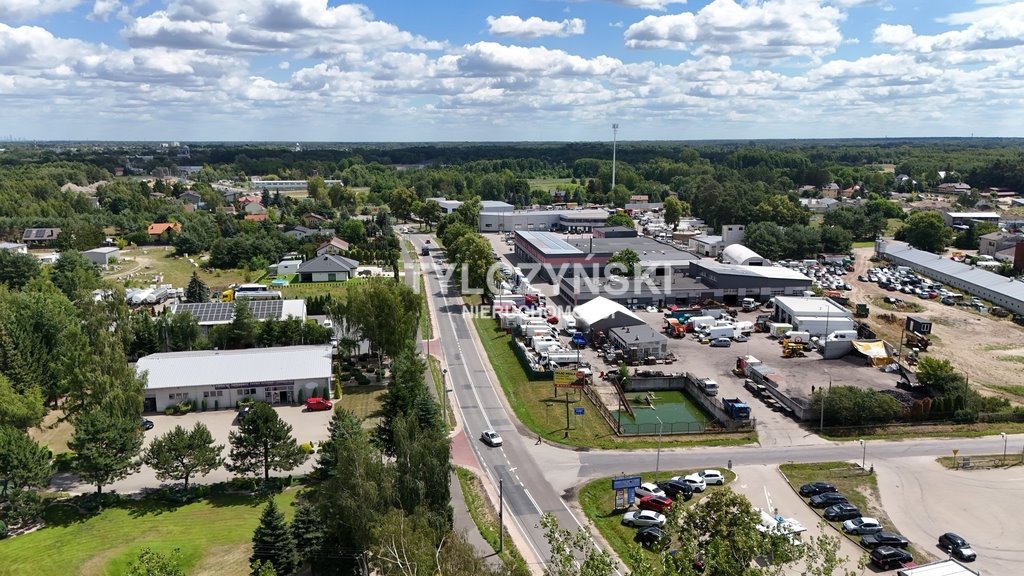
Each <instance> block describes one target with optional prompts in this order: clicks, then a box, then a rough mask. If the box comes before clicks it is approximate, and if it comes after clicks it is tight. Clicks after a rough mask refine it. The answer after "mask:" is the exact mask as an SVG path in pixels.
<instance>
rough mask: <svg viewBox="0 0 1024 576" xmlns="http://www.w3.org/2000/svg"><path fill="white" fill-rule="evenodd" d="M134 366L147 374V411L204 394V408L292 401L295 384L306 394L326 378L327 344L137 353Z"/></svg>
mask: <svg viewBox="0 0 1024 576" xmlns="http://www.w3.org/2000/svg"><path fill="white" fill-rule="evenodd" d="M135 369H136V371H138V372H140V373H142V372H145V373H146V374H147V378H148V380H147V384H146V392H145V400H144V410H145V411H147V412H162V411H163V410H164V409H166V408H167V407H169V406H174V405H176V404H178V403H180V402H183V401H186V400H190V401H191V400H194V401H196V402H197V403H201V402H202V401H203V400H206V406H207V409H208V410H214V409H217V408H228V409H233V408H234V407H235V404H236V403H237V402H238V401H239V400H242V399H244V398H250V399H253V400H259V401H262V402H267V403H269V404H292V403H295V402H297V401H298V397H299V391H300V390H303V391H304V395H305V396H306V397H307V398H308V397H310V396H314V395H316V392H315V391H317V390H324V389H326V390H330V387H331V384H332V372H331V347H330V345H317V346H281V347H275V348H253V349H249V350H201V351H192V352H166V353H161V354H150V355H149V356H144V357H142V358H139V361H138V362H137V363H136V364H135Z"/></svg>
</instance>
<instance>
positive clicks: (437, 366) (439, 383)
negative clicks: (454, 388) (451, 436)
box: [427, 356, 455, 430]
mask: <svg viewBox="0 0 1024 576" xmlns="http://www.w3.org/2000/svg"><path fill="white" fill-rule="evenodd" d="M427 363H428V365H429V366H430V378H431V380H433V381H434V392H436V393H437V399H438V400H440V401H441V404H442V406H443V408H442V409H443V410H444V411H445V412H447V414H446V415H445V417H446V418H447V420H446V421H445V422H446V424H447V426H448V429H449V430H450V429H451V428H452V427H454V426H455V410H453V409H452V405H451V403H449V402H448V397H447V396H446V395H445V394H446V392H445V388H447V384H446V383H445V381H444V375H443V374H442V373H441V362H440V361H438V359H437V358H434V357H433V356H427Z"/></svg>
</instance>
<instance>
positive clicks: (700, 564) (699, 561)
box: [668, 548, 704, 574]
mask: <svg viewBox="0 0 1024 576" xmlns="http://www.w3.org/2000/svg"><path fill="white" fill-rule="evenodd" d="M682 553H683V551H682V550H680V549H678V548H673V549H672V550H669V551H668V555H669V556H671V557H673V558H675V557H676V556H679V555H680V554H682ZM691 566H693V570H694V571H695V572H697V573H698V574H701V573H703V572H704V558H703V555H702V554H701V553H699V552H698V556H697V557H696V558H694V559H693V563H692V564H691Z"/></svg>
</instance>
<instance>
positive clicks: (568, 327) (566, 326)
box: [558, 314, 576, 334]
mask: <svg viewBox="0 0 1024 576" xmlns="http://www.w3.org/2000/svg"><path fill="white" fill-rule="evenodd" d="M558 327H559V328H561V329H562V331H563V332H565V333H566V334H575V333H576V318H574V317H573V316H572V314H562V317H561V318H559V320H558Z"/></svg>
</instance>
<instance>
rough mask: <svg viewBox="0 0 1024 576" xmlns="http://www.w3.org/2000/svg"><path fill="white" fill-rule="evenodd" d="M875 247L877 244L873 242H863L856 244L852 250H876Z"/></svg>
mask: <svg viewBox="0 0 1024 576" xmlns="http://www.w3.org/2000/svg"><path fill="white" fill-rule="evenodd" d="M874 247H875V242H874V241H873V240H863V241H861V242H854V243H853V245H852V246H851V247H850V248H851V249H853V248H874Z"/></svg>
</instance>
